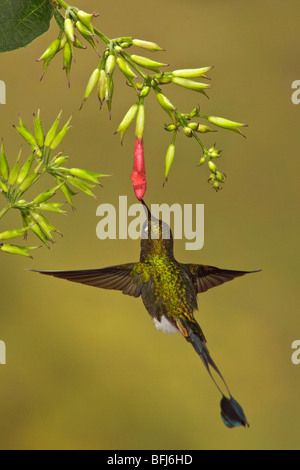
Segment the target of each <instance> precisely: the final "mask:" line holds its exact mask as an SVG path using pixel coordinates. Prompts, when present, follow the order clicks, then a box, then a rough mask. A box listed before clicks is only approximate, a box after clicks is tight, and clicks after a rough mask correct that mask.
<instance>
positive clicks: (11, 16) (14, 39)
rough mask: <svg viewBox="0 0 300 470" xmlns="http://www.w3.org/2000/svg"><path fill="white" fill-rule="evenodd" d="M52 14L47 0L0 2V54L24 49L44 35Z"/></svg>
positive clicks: (7, 0)
mask: <svg viewBox="0 0 300 470" xmlns="http://www.w3.org/2000/svg"><path fill="white" fill-rule="evenodd" d="M53 13H54V7H53V5H52V4H51V2H50V1H49V0H0V52H7V51H13V50H15V49H19V48H20V47H25V46H27V45H28V44H30V43H31V42H32V41H33V40H34V39H36V38H37V37H38V36H41V35H42V34H44V33H45V32H46V31H48V29H49V27H50V21H51V18H52V16H53Z"/></svg>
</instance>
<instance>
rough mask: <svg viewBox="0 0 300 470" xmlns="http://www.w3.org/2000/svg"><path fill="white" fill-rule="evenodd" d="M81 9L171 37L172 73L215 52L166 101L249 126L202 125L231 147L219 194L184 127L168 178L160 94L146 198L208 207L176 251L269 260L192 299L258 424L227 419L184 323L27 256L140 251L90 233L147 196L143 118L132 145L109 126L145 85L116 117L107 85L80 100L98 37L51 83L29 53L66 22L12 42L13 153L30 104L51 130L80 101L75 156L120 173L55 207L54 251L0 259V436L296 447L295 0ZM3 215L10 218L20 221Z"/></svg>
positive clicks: (113, 443)
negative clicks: (190, 85) (139, 158)
mask: <svg viewBox="0 0 300 470" xmlns="http://www.w3.org/2000/svg"><path fill="white" fill-rule="evenodd" d="M76 6H81V7H83V8H84V9H85V10H87V11H93V10H95V11H98V12H99V13H100V14H101V15H100V17H99V18H98V19H97V20H96V24H97V25H98V27H99V29H100V30H102V31H103V32H104V33H105V34H107V35H108V36H109V37H117V36H122V35H131V36H133V37H137V38H141V39H146V40H152V41H155V42H157V43H158V44H160V45H161V46H162V47H165V48H166V50H167V51H166V52H161V53H159V54H158V55H157V56H155V57H158V58H159V59H161V60H162V61H166V62H168V63H170V65H171V69H176V68H182V67H199V66H207V65H214V66H215V68H214V69H213V71H212V72H211V73H210V76H211V78H212V79H213V81H212V85H213V88H212V90H211V91H210V92H209V96H210V100H206V99H205V98H204V97H202V96H201V95H200V96H199V95H197V94H196V93H194V92H188V91H187V90H184V89H181V88H180V87H175V86H173V87H172V86H169V87H167V88H166V90H167V94H168V96H169V98H170V99H171V100H172V101H174V102H175V103H176V105H177V106H178V107H179V108H180V109H181V110H184V111H186V112H189V111H190V110H191V109H192V108H193V107H194V105H196V104H197V103H200V104H201V106H202V110H203V112H204V113H207V114H214V115H221V116H224V117H228V118H229V119H233V120H238V121H241V122H247V123H248V124H249V128H248V129H247V130H246V134H247V140H245V139H243V138H241V137H240V136H238V135H236V134H234V133H230V132H229V133H228V132H222V131H221V132H219V133H218V134H213V136H212V137H211V136H208V137H207V138H206V141H207V142H208V143H211V144H213V143H214V142H215V141H216V142H217V145H218V146H219V147H221V148H223V158H222V159H221V160H220V161H219V165H220V169H222V170H223V171H225V173H227V183H226V185H225V187H224V190H223V191H222V192H219V193H218V194H216V193H215V192H214V191H213V190H212V189H211V187H210V185H208V184H207V182H206V181H207V177H208V173H207V169H206V168H204V167H202V168H198V167H197V163H198V161H199V158H200V148H198V146H197V145H196V143H195V142H194V141H190V140H188V139H186V138H184V136H182V135H180V138H179V139H178V144H177V150H176V160H175V162H174V165H173V168H172V170H171V175H170V179H169V183H168V184H167V185H166V187H165V188H164V189H163V188H162V180H163V169H164V157H165V151H166V148H167V146H168V144H169V141H170V135H169V134H167V133H166V132H164V131H163V130H162V126H163V124H164V123H165V121H166V120H165V115H164V113H163V112H162V111H161V109H160V108H159V107H158V106H157V103H156V102H155V98H151V99H149V100H147V102H146V105H147V107H146V120H147V122H146V131H145V153H146V165H147V176H148V191H147V195H146V200H147V203H148V204H152V203H162V202H166V203H169V204H172V203H174V202H177V203H180V204H185V203H192V204H201V203H202V204H205V246H204V248H203V249H202V250H201V251H197V252H196V251H185V240H182V241H177V242H176V245H175V255H176V257H177V259H179V260H180V261H183V262H195V263H207V264H212V265H217V266H219V267H223V268H229V269H230V268H232V269H246V270H247V269H250V270H251V269H258V268H262V269H263V272H262V273H259V274H255V275H252V276H248V277H246V278H243V279H238V280H236V281H234V282H233V283H229V284H226V285H224V286H221V287H219V288H218V289H212V290H210V291H209V292H207V293H206V294H204V295H201V296H199V299H198V300H199V310H200V311H199V313H196V317H197V320H198V321H199V322H200V324H201V326H202V328H203V330H204V332H205V334H206V336H207V339H208V346H209V349H210V351H211V354H212V356H213V357H214V359H215V361H216V363H217V364H218V366H219V367H220V369H221V371H222V373H223V374H224V376H225V378H226V379H227V381H228V384H229V387H230V389H231V391H232V393H233V395H234V396H235V398H237V399H238V400H239V401H240V403H241V404H242V406H243V408H244V410H245V412H246V415H247V418H248V420H249V422H250V424H251V427H250V429H249V430H244V429H238V430H233V431H230V430H228V429H227V428H226V427H225V426H224V425H223V424H222V421H221V419H220V416H219V398H220V397H219V394H218V392H217V391H216V389H215V388H214V385H213V383H212V382H211V380H210V379H209V377H208V375H207V373H206V371H205V370H204V367H203V365H202V363H201V361H200V360H199V358H198V357H197V356H196V354H195V353H194V351H193V350H192V348H191V347H190V346H189V345H187V344H186V343H185V341H184V340H183V339H182V337H180V335H177V336H168V335H166V334H163V333H161V332H157V331H156V330H155V329H154V327H153V325H152V322H151V319H150V317H149V315H148V314H147V312H146V310H145V309H144V307H143V305H142V302H141V300H140V299H139V300H136V299H133V298H128V297H127V296H122V295H121V294H120V293H117V292H109V291H101V290H97V289H92V288H89V287H84V286H80V285H76V284H72V283H68V282H65V281H62V280H57V279H52V278H45V277H42V276H39V275H37V274H33V273H30V272H27V271H25V270H24V269H25V268H31V269H48V270H51V269H54V270H55V269H84V268H97V267H104V266H109V265H114V264H119V263H125V262H131V261H135V260H137V259H138V257H139V242H137V241H131V240H106V241H99V240H98V239H97V237H96V225H97V222H98V220H99V219H97V217H96V209H97V206H98V205H99V204H101V203H112V204H115V205H116V206H118V198H119V196H120V195H127V196H128V203H129V204H133V203H135V202H136V201H135V198H134V194H133V191H132V187H131V181H130V174H131V171H132V157H133V147H134V129H132V130H131V131H129V132H128V134H127V135H126V138H125V143H124V146H123V147H121V146H120V140H119V136H114V135H113V134H114V131H115V129H116V127H117V125H118V124H119V122H120V120H121V118H122V116H123V115H124V114H125V112H126V111H127V109H128V108H129V106H130V105H131V104H132V102H133V100H134V96H133V93H132V91H131V89H129V88H126V86H125V84H124V81H123V79H122V78H121V77H120V75H119V78H118V79H117V80H116V90H115V96H114V103H113V116H112V120H111V121H109V120H108V116H107V112H106V109H103V110H102V111H101V112H99V111H98V102H97V98H96V96H95V95H93V98H90V100H89V101H88V102H87V104H86V105H85V107H84V108H83V110H82V111H81V112H79V111H78V110H79V106H80V103H81V98H82V94H83V90H84V87H85V84H86V81H87V79H88V77H89V75H90V73H91V71H92V70H93V69H94V68H95V66H96V64H97V56H96V54H95V53H93V51H91V50H89V51H88V52H87V51H77V53H76V62H77V63H76V64H75V65H74V67H73V71H72V80H71V81H72V85H71V89H70V90H69V89H68V87H67V84H66V79H65V76H64V72H63V71H62V70H61V69H62V65H61V61H60V59H58V60H55V62H54V63H53V64H52V65H51V67H50V68H49V71H48V73H47V75H46V77H45V79H44V81H43V82H41V83H40V82H39V79H40V75H41V64H36V63H35V59H36V58H38V57H39V56H40V55H41V53H42V52H43V51H44V50H45V49H46V47H47V46H48V45H49V43H50V42H51V41H52V40H53V39H54V37H55V36H56V25H55V24H54V23H53V24H52V27H51V29H50V31H49V32H48V33H47V34H46V35H45V36H43V37H42V38H40V39H38V40H36V41H35V42H34V43H33V44H32V45H30V46H29V47H28V48H26V49H23V50H19V51H16V52H13V53H8V54H2V55H1V56H0V79H1V80H4V81H5V82H6V85H7V104H6V105H1V106H0V120H1V137H4V139H5V144H6V151H7V154H8V157H9V159H10V161H11V162H12V161H13V160H14V159H15V156H16V154H17V152H18V150H19V148H20V145H21V144H23V148H24V150H25V149H26V144H24V143H23V142H21V139H20V137H19V136H18V135H17V133H16V132H15V131H14V129H13V128H12V124H13V123H17V119H18V113H21V115H22V117H23V120H24V121H25V123H26V124H27V123H29V122H30V121H31V119H32V113H33V112H36V111H37V109H39V108H40V109H41V114H42V118H43V120H44V122H45V125H46V126H49V125H50V124H51V123H52V121H53V120H54V118H55V117H56V115H57V114H58V112H59V110H60V109H63V117H64V118H65V120H67V118H68V117H69V115H71V114H72V115H73V120H72V125H73V129H72V130H71V131H70V132H69V133H68V135H67V137H66V139H65V141H64V145H63V149H65V152H66V153H67V154H69V155H70V156H71V162H72V166H74V167H80V168H87V169H91V170H95V171H99V172H104V173H109V174H111V175H112V177H111V178H108V179H106V180H105V181H104V187H103V188H102V189H99V190H98V192H97V196H98V201H94V200H93V199H90V198H88V197H85V196H78V197H77V198H76V207H77V211H76V212H75V213H72V212H71V211H70V212H69V216H68V217H61V216H57V217H54V218H52V220H53V221H54V222H55V225H57V226H58V227H59V228H60V230H61V231H62V232H63V234H64V237H63V239H60V237H59V236H58V237H57V244H55V245H54V246H53V247H52V248H51V250H47V249H46V248H43V249H41V250H39V251H38V252H36V253H35V257H34V261H30V260H26V259H25V258H24V259H23V258H22V259H21V258H18V257H13V256H9V255H5V254H1V255H0V263H1V267H2V269H1V272H0V286H1V309H0V325H1V326H0V339H1V340H3V341H5V342H6V346H7V365H6V366H4V365H2V366H0V377H1V386H0V403H1V405H0V448H1V449H51V448H52V449H186V450H188V449H280V448H282V449H299V448H300V441H299V434H300V424H299V423H300V405H299V388H300V366H298V367H297V366H295V365H293V364H292V362H291V354H292V349H291V344H292V342H293V341H294V340H296V339H299V337H300V316H299V310H298V308H299V307H298V304H299V287H297V285H298V282H299V235H300V221H299V189H298V185H299V181H298V177H299V170H300V168H299V151H300V138H299V135H300V134H299V125H300V106H295V105H293V104H292V102H291V95H292V90H291V84H292V82H293V81H294V80H297V79H300V36H299V13H300V11H299V10H300V6H299V1H296V0H287V1H286V2H274V1H271V0H265V1H264V2H261V1H258V0H251V1H237V0H227V1H226V2H224V1H221V0H219V1H217V0H214V1H212V2H208V1H206V2H204V1H202V0H198V1H190V0H186V1H185V2H182V1H178V0H172V1H170V0H167V1H164V2H160V1H157V0H153V1H152V2H151V3H149V2H146V1H143V0H139V1H138V0H132V1H128V2H125V3H124V1H122V2H121V1H120V0H115V1H114V3H113V6H112V5H109V4H108V3H101V2H99V1H96V0H86V1H85V2H84V4H83V3H82V2H81V3H80V2H79V0H78V2H77V3H76ZM137 53H139V52H137ZM151 57H153V55H152V56H151ZM26 150H27V149H26ZM24 153H25V152H24ZM4 220H5V219H3V223H2V225H1V227H0V230H1V231H2V229H7V228H9V227H7V226H4ZM9 220H10V219H9ZM15 220H16V219H15ZM31 241H33V238H31Z"/></svg>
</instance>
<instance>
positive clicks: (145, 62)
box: [130, 55, 168, 72]
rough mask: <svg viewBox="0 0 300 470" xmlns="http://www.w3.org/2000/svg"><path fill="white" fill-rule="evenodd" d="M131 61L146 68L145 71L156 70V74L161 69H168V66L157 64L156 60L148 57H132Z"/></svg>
mask: <svg viewBox="0 0 300 470" xmlns="http://www.w3.org/2000/svg"><path fill="white" fill-rule="evenodd" d="M130 57H131V60H133V62H135V63H136V64H137V65H140V66H141V67H144V68H145V69H149V70H154V71H155V72H156V71H157V70H158V69H159V68H160V67H166V66H168V64H163V63H161V62H156V61H155V60H151V59H148V58H146V57H142V56H139V55H131V56H130Z"/></svg>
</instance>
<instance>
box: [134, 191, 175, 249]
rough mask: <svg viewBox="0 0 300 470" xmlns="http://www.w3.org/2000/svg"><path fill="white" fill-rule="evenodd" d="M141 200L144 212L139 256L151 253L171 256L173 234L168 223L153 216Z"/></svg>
mask: <svg viewBox="0 0 300 470" xmlns="http://www.w3.org/2000/svg"><path fill="white" fill-rule="evenodd" d="M141 202H142V204H143V206H144V209H145V212H146V220H145V223H144V225H143V227H142V233H141V239H142V241H141V247H142V251H141V257H142V256H143V254H151V253H154V254H158V255H163V254H166V255H168V256H173V235H172V231H171V229H170V227H169V225H168V224H167V223H166V222H164V221H163V220H159V219H157V218H156V217H154V216H153V215H152V214H151V212H150V210H149V208H148V207H147V205H146V203H145V202H144V201H143V200H142V201H141Z"/></svg>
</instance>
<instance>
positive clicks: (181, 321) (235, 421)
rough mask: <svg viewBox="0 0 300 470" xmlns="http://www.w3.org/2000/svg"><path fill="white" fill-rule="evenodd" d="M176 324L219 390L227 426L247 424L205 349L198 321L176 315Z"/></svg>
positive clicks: (240, 409)
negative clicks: (214, 374) (216, 377)
mask: <svg viewBox="0 0 300 470" xmlns="http://www.w3.org/2000/svg"><path fill="white" fill-rule="evenodd" d="M176 324H177V327H178V329H179V331H180V333H181V334H182V335H183V336H184V337H185V339H186V340H187V341H188V342H189V343H191V344H192V346H193V348H194V349H195V351H196V353H197V354H198V355H199V356H200V358H201V359H202V362H203V364H204V365H205V368H206V370H207V372H208V373H209V375H210V377H211V378H212V380H213V382H214V383H215V385H216V387H217V388H218V390H219V392H220V393H221V395H222V400H221V404H220V405H221V416H222V419H223V422H224V423H225V424H226V426H227V427H229V428H235V427H239V426H244V427H247V426H249V424H248V422H247V418H246V416H245V413H244V411H243V409H242V407H241V406H240V405H239V403H238V402H237V401H236V400H235V399H234V398H233V396H232V395H231V393H230V391H229V388H228V386H227V384H226V382H225V380H224V378H223V376H222V374H221V372H220V371H219V369H218V367H217V366H216V364H215V362H214V361H213V359H212V357H211V355H210V353H209V350H208V349H207V346H206V344H205V343H204V341H203V339H202V337H201V334H199V328H200V327H199V325H198V323H197V322H196V321H195V320H193V321H190V320H189V319H186V318H183V317H177V319H176ZM200 330H201V329H200ZM212 371H215V372H216V373H217V375H218V376H219V379H221V385H220V384H219V383H220V380H219V382H217V381H216V379H215V377H214V376H213V374H212ZM222 385H223V387H222ZM224 386H225V389H226V391H225V393H226V394H227V395H229V398H227V397H226V396H225V393H224V392H223V391H222V388H224Z"/></svg>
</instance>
